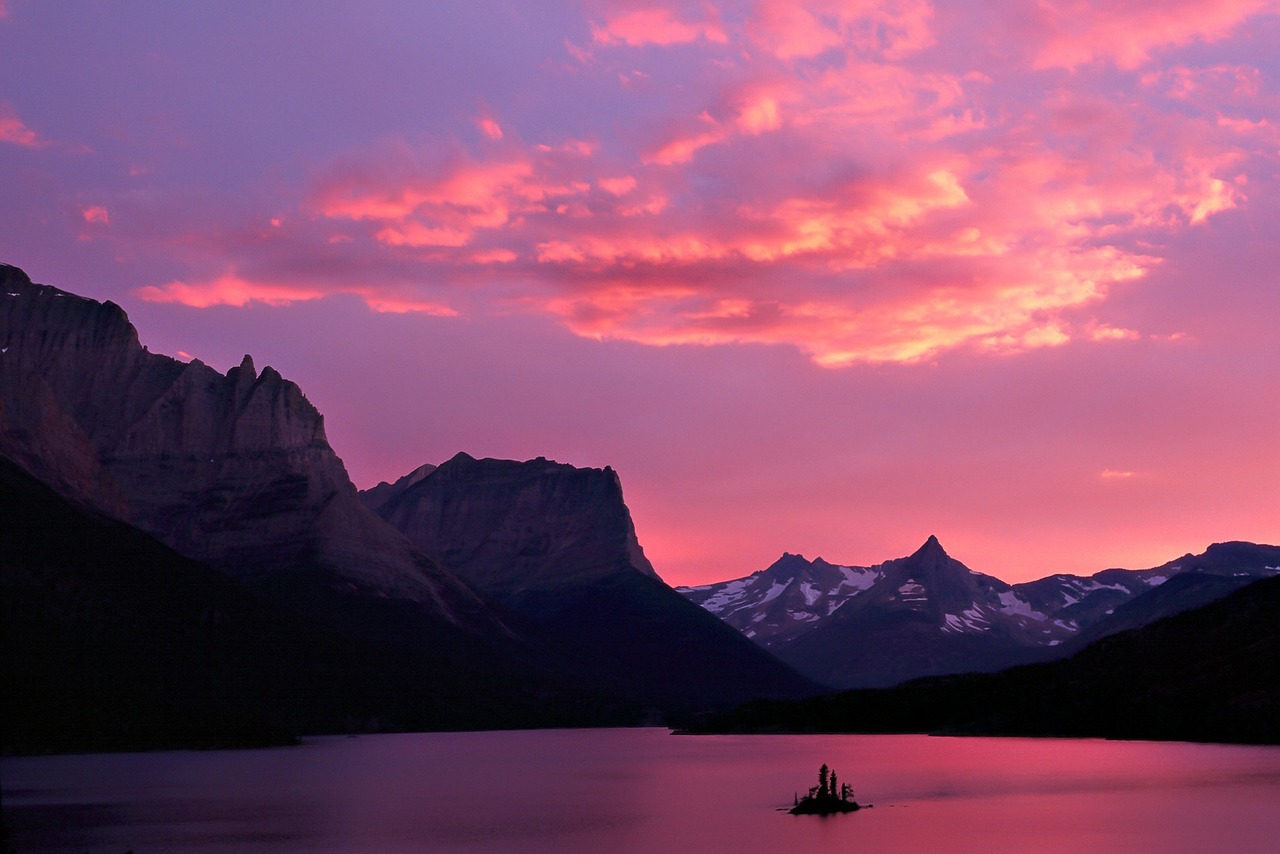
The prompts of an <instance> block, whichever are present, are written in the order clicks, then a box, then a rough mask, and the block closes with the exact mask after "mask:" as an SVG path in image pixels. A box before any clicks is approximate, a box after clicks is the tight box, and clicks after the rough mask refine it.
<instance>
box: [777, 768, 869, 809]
mask: <svg viewBox="0 0 1280 854" xmlns="http://www.w3.org/2000/svg"><path fill="white" fill-rule="evenodd" d="M792 799H793V800H794V801H795V805H794V806H793V807H792V808H791V809H790V810H789V812H791V814H792V815H830V814H831V813H837V812H853V811H854V810H857V809H861V808H862V807H861V805H860V804H859V803H858V802H857V801H855V800H854V799H853V789H852V788H850V786H849V784H848V783H843V784H841V783H840V781H839V778H838V777H837V776H836V772H835V770H834V769H831V768H828V767H827V764H826V763H825V762H824V763H823V764H822V767H821V768H819V769H818V785H816V786H814V787H812V788H811V789H809V794H807V795H805V796H804V797H803V798H796V797H795V796H794V795H793V796H792Z"/></svg>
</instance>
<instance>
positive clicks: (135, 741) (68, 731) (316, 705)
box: [0, 457, 623, 753]
mask: <svg viewBox="0 0 1280 854" xmlns="http://www.w3.org/2000/svg"><path fill="white" fill-rule="evenodd" d="M0 519H3V525H0V696H2V697H3V700H0V703H2V704H3V715H2V717H3V720H4V724H3V734H2V736H3V745H2V747H3V751H4V752H5V753H13V752H41V751H73V750H86V749H91V750H110V749H143V748H158V747H175V746H220V745H244V744H262V743H279V742H281V741H288V740H290V739H291V737H292V735H293V734H295V733H309V732H342V731H367V730H395V729H441V728H449V729H471V728H497V727H509V726H538V725H549V724H556V725H575V724H583V723H595V724H598V723H607V722H610V721H611V720H617V717H616V716H618V715H620V714H623V712H622V711H621V709H620V708H617V707H613V706H611V705H610V704H608V703H601V704H599V705H595V704H593V703H592V702H591V701H590V700H587V699H585V698H584V696H583V695H581V694H573V695H570V694H567V693H566V694H560V695H558V694H557V693H556V692H555V691H554V690H549V689H548V687H547V685H546V683H545V682H537V681H535V679H533V678H531V677H522V676H521V675H519V674H518V673H515V672H512V673H509V674H506V675H505V676H503V677H498V676H495V675H493V673H492V671H491V670H487V669H485V668H481V667H479V666H473V665H475V664H477V662H476V661H474V660H473V656H476V655H480V654H481V652H480V651H479V650H473V651H472V652H471V653H470V654H468V650H467V649H466V648H465V647H464V645H463V643H462V642H461V641H459V642H457V643H453V644H450V643H448V642H447V639H445V638H438V639H437V640H438V641H440V643H441V652H442V654H441V655H440V656H438V657H435V658H430V659H427V658H423V657H422V656H416V655H415V656H411V655H408V654H406V653H405V652H404V651H402V650H398V649H395V648H390V647H383V646H380V645H376V644H371V643H368V642H367V641H363V640H360V639H357V638H353V637H351V636H348V635H346V634H344V633H343V632H342V631H340V630H336V629H335V628H334V627H332V626H323V625H321V624H319V623H318V622H315V621H313V620H312V619H310V618H307V617H303V616H300V615H298V614H295V613H293V612H291V611H289V610H286V609H283V608H281V607H279V606H278V605H276V604H273V603H270V602H267V601H266V600H262V599H259V598H258V597H256V596H255V595H253V594H251V593H249V592H247V591H246V590H244V588H242V587H241V586H240V585H238V584H236V583H235V582H233V581H232V580H231V579H229V578H227V577H226V576H224V575H222V574H221V573H218V572H215V571H214V570H211V569H209V568H208V567H206V566H204V565H203V564H200V563H198V562H196V561H193V560H190V559H188V558H184V557H182V556H181V555H179V554H177V553H176V552H174V551H173V550H171V549H169V548H168V547H166V546H164V545H163V544H161V543H159V542H158V541H156V540H155V539H153V538H152V537H150V536H148V535H146V534H143V533H141V532H140V531H137V530H136V529H134V528H131V527H130V526H128V525H125V524H123V523H120V522H116V521H113V520H110V519H107V518H105V517H103V516H101V515H99V514H97V513H94V512H92V511H88V510H85V509H83V508H80V507H77V506H75V505H73V504H71V503H69V502H68V501H66V500H65V499H63V498H62V497H60V496H58V495H57V494H55V493H54V492H53V491H52V490H50V489H49V488H48V487H46V486H44V485H43V484H42V483H40V482H39V481H36V480H35V479H34V478H32V477H30V476H29V475H28V474H27V473H26V472H24V471H23V470H22V469H20V468H19V467H17V466H15V465H13V464H12V463H11V462H10V461H8V460H6V459H4V458H2V457H0ZM469 643H471V644H474V641H469ZM485 663H487V662H485Z"/></svg>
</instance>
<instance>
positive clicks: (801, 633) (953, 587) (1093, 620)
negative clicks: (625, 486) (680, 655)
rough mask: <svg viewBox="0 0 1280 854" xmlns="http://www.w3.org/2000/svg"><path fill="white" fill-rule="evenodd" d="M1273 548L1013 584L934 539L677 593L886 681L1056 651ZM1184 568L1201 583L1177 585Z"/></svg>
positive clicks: (827, 674) (742, 625)
mask: <svg viewBox="0 0 1280 854" xmlns="http://www.w3.org/2000/svg"><path fill="white" fill-rule="evenodd" d="M1277 567H1280V548H1277V547H1274V546H1257V545H1253V544H1249V543H1227V544H1216V545H1214V546H1211V547H1210V548H1209V550H1208V551H1206V553H1205V555H1201V556H1195V555H1186V556H1184V557H1183V558H1180V559H1179V560H1177V561H1171V562H1170V563H1168V564H1165V565H1163V566H1160V567H1155V568H1153V569H1147V570H1126V569H1108V570H1105V571H1103V572H1099V573H1097V574H1096V575H1093V576H1090V577H1081V576H1074V575H1054V576H1049V577H1047V578H1043V579H1040V580H1038V581H1031V582H1025V583H1022V584H1014V585H1009V584H1006V583H1005V582H1003V581H1000V580H999V579H996V578H992V577H990V576H986V575H982V574H980V573H975V572H973V571H971V570H969V569H968V568H967V567H965V566H964V565H963V564H961V563H959V562H958V561H954V560H952V559H951V558H950V557H948V556H947V555H946V553H945V551H944V550H943V549H942V547H941V545H940V544H939V543H938V542H937V540H936V539H935V538H933V537H930V539H929V541H928V542H927V543H925V545H924V546H923V547H922V548H921V549H920V550H919V551H917V552H916V553H915V554H914V555H912V556H911V557H909V558H903V559H899V560H895V561H888V562H886V563H883V564H878V565H876V566H871V567H847V566H846V567H841V566H835V565H832V564H828V563H826V562H825V561H822V560H820V559H819V560H817V561H813V562H809V561H806V560H805V559H804V558H802V557H799V556H797V555H784V556H783V558H782V559H781V560H779V561H778V562H776V563H775V564H774V565H773V566H771V567H770V568H769V569H768V570H765V571H763V572H759V573H756V574H754V575H751V576H748V577H747V578H743V579H736V580H734V581H727V582H721V583H719V584H712V585H704V586H701V587H690V588H680V589H679V592H680V593H681V594H682V595H684V596H686V597H688V598H689V599H690V601H694V602H697V603H699V604H701V605H702V606H703V607H704V608H706V609H707V610H709V611H711V612H712V613H715V614H717V615H719V616H721V617H722V618H723V619H725V620H726V622H728V623H730V624H731V625H733V626H735V627H737V628H738V629H739V630H741V631H743V632H744V634H746V635H747V636H748V637H751V638H752V639H754V640H756V641H757V642H758V643H760V644H761V645H763V646H765V647H767V648H768V649H770V650H772V651H773V652H775V653H776V654H777V655H778V657H779V658H782V659H783V660H784V661H786V662H788V663H790V664H791V665H792V666H794V667H795V668H796V669H797V670H799V671H801V672H802V673H805V674H806V675H808V676H809V677H811V678H813V679H815V680H819V681H822V682H825V683H826V684H830V685H834V686H836V687H843V688H854V687H885V686H889V685H894V684H897V683H899V682H903V681H906V680H908V679H913V678H919V677H922V676H932V675H942V674H947V673H966V672H974V671H992V670H998V669H1000V668H1002V667H1007V666H1010V665H1012V664H1018V663H1026V662H1032V661H1044V660H1051V659H1054V658H1061V657H1064V656H1066V655H1069V654H1071V653H1072V652H1075V651H1077V650H1079V649H1080V648H1082V647H1083V646H1085V645H1086V644H1087V643H1089V642H1091V641H1094V640H1097V639H1098V638H1101V637H1105V636H1106V635H1108V634H1113V633H1115V632H1117V631H1122V630H1124V629H1126V628H1133V627H1136V626H1140V625H1146V624H1147V623H1150V622H1152V621H1154V620H1156V619H1159V618H1160V617H1163V616H1168V615H1170V614H1173V613H1178V612H1179V611H1183V610H1187V609H1188V608H1193V607H1197V606H1199V605H1203V604H1205V603H1207V602H1210V601H1213V599H1215V598H1219V597H1221V596H1224V595H1226V594H1227V593H1230V592H1231V591H1232V590H1235V589H1237V588H1238V587H1240V586H1242V585H1243V584H1244V583H1247V582H1248V581H1250V580H1254V579H1258V578H1263V577H1266V576H1268V575H1272V574H1274V573H1275V572H1277V571H1278V570H1277ZM1185 574H1192V575H1195V576H1197V577H1198V578H1199V579H1200V580H1199V581H1180V582H1179V583H1178V584H1176V585H1174V586H1173V587H1171V588H1169V589H1168V590H1167V591H1163V592H1162V590H1161V588H1162V587H1163V586H1165V585H1166V584H1167V583H1168V582H1169V580H1170V579H1177V578H1181V576H1183V575H1185Z"/></svg>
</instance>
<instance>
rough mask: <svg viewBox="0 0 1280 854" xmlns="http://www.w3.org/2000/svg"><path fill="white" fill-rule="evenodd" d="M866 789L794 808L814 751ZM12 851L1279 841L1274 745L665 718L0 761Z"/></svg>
mask: <svg viewBox="0 0 1280 854" xmlns="http://www.w3.org/2000/svg"><path fill="white" fill-rule="evenodd" d="M824 762H825V763H827V764H829V765H831V766H832V767H834V768H835V770H836V771H837V773H838V774H839V775H840V779H841V780H842V781H844V782H847V783H849V784H850V785H852V787H853V790H854V792H855V796H856V798H857V799H858V800H859V801H860V802H862V803H864V804H865V803H870V804H874V807H873V808H871V809H867V810H862V811H860V812H856V813H852V814H848V815H835V816H828V817H819V816H792V815H788V814H786V813H785V812H780V811H779V809H780V808H782V809H785V808H786V807H789V806H790V805H791V802H792V796H793V793H797V792H798V793H799V794H802V795H803V794H804V793H805V791H806V790H807V789H808V788H809V787H810V786H812V785H814V784H815V783H816V779H817V769H818V766H819V765H820V764H822V763H824ZM0 781H2V782H3V787H4V793H3V795H4V815H5V823H6V825H7V826H8V827H9V829H10V832H11V834H12V835H13V844H14V846H15V849H16V850H17V851H23V852H25V851H49V852H57V851H67V852H72V851H74V852H85V851H89V852H95V854H96V853H97V852H114V854H121V852H124V851H125V850H127V849H132V850H134V851H135V852H137V854H151V852H164V851H184V852H241V851H266V852H281V854H284V852H288V854H293V852H400V851H473V852H513V851H514V852H521V851H528V852H544V851H545V852H553V851H554V852H564V851H600V852H631V851H635V852H641V851H643V852H653V851H731V852H750V851H786V850H792V851H834V850H864V851H878V852H884V851H890V852H891V851H934V850H945V851H948V852H968V851H973V852H1001V851H1010V852H1012V851H1016V852H1066V851H1073V852H1074V851H1093V852H1097V851H1108V852H1110V851H1125V852H1161V853H1162V854H1167V852H1178V851H1188V852H1190V851H1195V852H1202V851H1214V852H1228V851H1259V852H1260V851H1275V850H1277V846H1278V845H1280V748H1275V747H1241V746H1232V745H1202V744H1182V743H1163V742H1107V741H1094V740H1066V739H1016V738H931V737H928V736H918V735H900V736H899V735H891V736H870V735H835V736H815V735H797V736H676V735H671V734H670V733H669V732H668V731H667V730H665V729H602V730H544V731H523V732H484V733H425V734H409V735H382V736H361V737H359V738H342V737H333V738H328V737H326V738H312V739H307V740H306V741H305V742H304V743H303V744H302V746H300V747H292V748H278V749H266V750H233V751H214V752H189V751H174V752H163V753H135V754H95V755H81V756H50V757H12V758H6V759H3V760H0Z"/></svg>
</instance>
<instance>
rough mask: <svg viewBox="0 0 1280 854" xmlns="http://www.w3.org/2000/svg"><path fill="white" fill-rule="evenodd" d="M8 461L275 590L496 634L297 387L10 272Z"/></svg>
mask: <svg viewBox="0 0 1280 854" xmlns="http://www.w3.org/2000/svg"><path fill="white" fill-rule="evenodd" d="M0 281H2V282H3V288H4V289H3V291H0V377H2V378H3V383H2V385H0V391H2V392H3V398H0V428H2V434H3V435H2V436H0V442H3V446H0V452H4V453H5V454H6V455H8V456H10V457H11V458H12V459H14V460H16V461H17V462H19V463H20V464H22V465H23V466H24V467H26V468H27V469H28V470H29V471H31V472H32V473H33V474H35V475H37V476H38V477H41V478H42V479H43V480H45V481H46V482H47V483H50V484H51V485H53V486H54V487H55V488H57V489H58V490H59V491H60V492H62V493H63V494H64V495H67V496H68V497H70V498H72V499H74V500H77V501H81V502H84V503H87V504H89V505H91V506H93V507H95V508H97V509H100V510H102V511H104V512H107V513H109V514H111V515H113V516H115V517H117V518H120V519H122V520H124V521H127V522H129V523H130V524H132V525H135V526H136V527H138V528H140V529H142V530H144V531H146V532H148V533H151V534H153V535H154V536H156V537H158V538H159V539H160V540H162V541H163V542H165V543H166V544H168V545H170V546H171V547H173V548H175V549H177V550H178V551H179V552H181V553H182V554H184V555H187V556H189V557H192V558H195V559H197V560H200V561H204V562H206V563H208V564H210V565H211V566H213V567H215V568H217V569H219V570H221V571H223V572H225V573H227V574H228V575H231V576H232V577H235V578H237V579H239V580H242V581H245V582H247V583H250V584H252V585H255V586H258V587H260V588H263V589H267V590H272V589H276V588H282V587H289V586H290V585H292V584H294V583H296V582H298V581H299V580H302V581H305V583H307V584H309V585H312V586H317V587H319V588H323V589H326V590H340V591H346V592H356V593H359V594H362V595H365V596H369V597H381V598H389V599H394V600H400V601H407V602H412V603H416V604H417V605H420V606H422V607H423V608H425V609H426V610H427V611H430V612H432V613H435V614H439V615H441V616H444V617H445V618H446V619H447V620H449V621H451V622H453V623H455V624H457V625H470V624H473V623H474V624H482V625H483V626H484V627H485V628H486V630H487V629H491V628H493V627H494V626H493V623H494V618H493V617H492V615H491V614H490V613H489V612H488V609H487V608H486V606H484V605H483V603H482V602H481V601H480V599H479V598H478V597H477V596H476V595H475V594H474V593H473V592H472V591H471V590H470V589H469V588H468V587H467V586H466V585H464V584H462V583H460V582H458V580H457V579H456V578H455V577H453V576H452V575H451V574H449V573H448V572H446V571H444V570H442V569H441V568H440V567H439V566H438V565H436V564H435V563H434V562H432V561H431V560H429V559H428V558H426V557H425V556H424V555H423V554H422V553H421V552H419V551H418V550H416V549H414V548H413V547H412V546H411V545H410V544H409V543H408V542H407V541H405V539H404V538H403V537H401V536H400V535H398V534H397V533H396V532H395V531H394V530H392V529H390V528H389V527H388V526H386V525H385V524H384V523H383V522H382V521H381V520H379V519H378V518H377V517H376V516H375V515H374V514H373V513H371V512H370V511H369V510H367V509H366V508H365V507H364V506H363V504H362V503H361V502H360V501H359V499H358V497H357V493H356V490H355V487H354V486H353V485H352V484H351V482H350V480H349V478H348V477H347V474H346V470H345V469H344V467H343V465H342V462H341V460H339V458H338V457H337V455H336V454H335V453H334V452H333V449H332V448H330V447H329V444H328V442H327V441H326V439H325V433H324V422H323V419H322V418H321V416H320V414H319V412H317V411H316V409H315V407H313V406H312V405H311V404H310V402H308V401H307V399H306V397H305V396H304V395H303V394H302V392H301V391H300V390H299V389H298V387H297V386H296V385H294V384H293V383H291V382H289V381H287V380H285V379H284V378H282V377H281V376H280V374H279V373H277V372H276V371H274V370H272V369H271V368H265V369H263V370H262V372H261V373H259V372H257V371H256V370H255V368H254V365H253V361H252V359H250V358H249V357H248V356H246V357H245V359H244V361H243V362H242V363H241V364H240V365H239V366H238V367H235V368H232V369H231V370H230V371H228V372H227V373H226V374H225V375H223V374H220V373H218V372H217V371H215V370H214V369H213V368H210V367H208V366H207V365H204V364H202V363H200V362H199V361H193V362H191V363H189V364H184V363H182V362H179V361H177V360H174V359H171V358H168V357H166V356H160V355H155V354H152V353H149V352H147V350H146V349H145V348H144V347H142V346H141V345H140V344H139V341H138V335H137V332H136V330H135V329H134V328H133V326H132V325H131V324H130V323H129V321H128V318H127V317H126V316H125V314H124V312H123V311H122V310H121V309H120V308H119V307H118V306H116V305H114V304H112V303H110V302H108V303H98V302H95V301H92V300H87V299H83V298H81V297H77V296H75V295H73V294H69V293H66V292H64V291H60V290H58V289H56V288H51V287H47V286H43V285H37V284H33V283H32V282H31V281H30V280H29V279H28V278H27V276H26V275H25V274H24V273H22V271H20V270H18V269H16V268H14V267H8V266H4V267H0Z"/></svg>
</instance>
